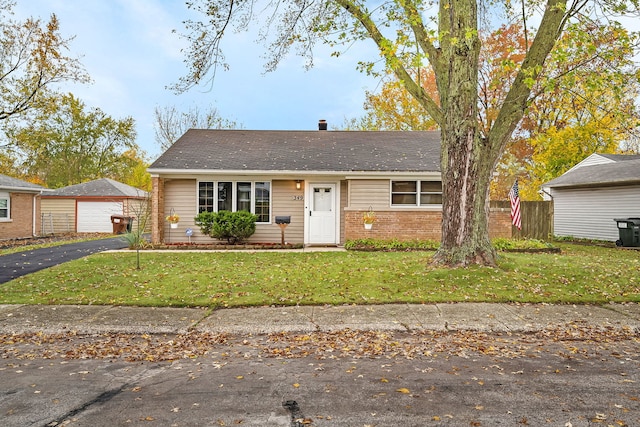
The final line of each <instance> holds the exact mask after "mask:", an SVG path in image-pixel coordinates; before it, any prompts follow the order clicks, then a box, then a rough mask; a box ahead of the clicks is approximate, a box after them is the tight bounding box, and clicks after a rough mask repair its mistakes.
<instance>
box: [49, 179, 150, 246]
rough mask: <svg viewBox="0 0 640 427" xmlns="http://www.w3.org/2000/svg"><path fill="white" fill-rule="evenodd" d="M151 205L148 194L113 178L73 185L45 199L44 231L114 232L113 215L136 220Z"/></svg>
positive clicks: (53, 232) (50, 193)
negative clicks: (146, 206) (147, 205)
mask: <svg viewBox="0 0 640 427" xmlns="http://www.w3.org/2000/svg"><path fill="white" fill-rule="evenodd" d="M148 203H149V194H148V193H147V192H146V191H144V190H140V189H139V188H135V187H132V186H130V185H127V184H123V183H122V182H118V181H115V180H113V179H109V178H101V179H96V180H93V181H88V182H83V183H81V184H75V185H70V186H67V187H62V188H58V189H56V190H53V191H51V192H49V193H47V194H46V195H43V196H42V218H43V219H42V221H43V224H42V229H43V232H44V234H58V233H69V232H77V233H111V232H112V231H113V224H112V223H111V216H112V215H122V216H126V217H136V216H137V215H138V213H139V212H141V211H146V212H148V211H149V209H148V208H146V209H145V208H143V207H144V205H146V204H148ZM135 224H136V222H135V221H134V222H133V225H134V226H135Z"/></svg>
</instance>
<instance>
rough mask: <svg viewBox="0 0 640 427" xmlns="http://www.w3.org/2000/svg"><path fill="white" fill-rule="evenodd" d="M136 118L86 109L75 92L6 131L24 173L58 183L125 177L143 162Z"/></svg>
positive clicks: (52, 101) (46, 182) (54, 185)
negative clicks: (136, 142)
mask: <svg viewBox="0 0 640 427" xmlns="http://www.w3.org/2000/svg"><path fill="white" fill-rule="evenodd" d="M135 137H136V132H135V128H134V121H133V119H132V118H130V117H128V118H125V119H121V120H116V119H114V118H112V117H110V116H108V115H107V114H105V113H104V112H103V111H102V110H100V109H99V108H88V107H87V106H86V105H85V104H84V103H83V102H82V101H80V100H79V99H77V98H76V97H74V96H73V95H72V94H68V95H65V96H63V97H62V98H58V97H55V98H52V99H50V100H49V102H48V103H47V107H46V108H39V109H38V110H37V114H35V115H34V117H33V120H32V121H31V122H30V123H29V124H26V125H22V126H19V127H15V128H12V129H9V130H8V131H7V138H8V140H9V141H10V144H11V146H12V147H14V152H15V155H16V159H17V161H18V163H19V169H20V170H22V171H23V174H24V176H25V178H27V179H30V180H32V181H37V182H41V183H42V184H44V185H45V186H47V187H49V188H59V187H64V186H67V185H73V184H78V183H81V182H85V181H89V180H92V179H98V178H104V177H108V178H112V179H115V180H119V181H126V180H127V176H128V175H130V171H131V170H132V169H133V168H135V166H136V164H137V163H140V162H143V159H142V158H141V157H140V155H139V154H138V153H139V151H140V150H139V147H138V146H137V145H136V144H135Z"/></svg>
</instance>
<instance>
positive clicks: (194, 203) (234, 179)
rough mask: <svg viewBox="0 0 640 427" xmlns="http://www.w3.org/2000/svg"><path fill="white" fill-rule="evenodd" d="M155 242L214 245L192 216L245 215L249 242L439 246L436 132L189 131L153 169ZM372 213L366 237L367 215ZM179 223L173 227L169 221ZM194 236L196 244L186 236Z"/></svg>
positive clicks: (504, 220) (506, 225) (500, 215)
mask: <svg viewBox="0 0 640 427" xmlns="http://www.w3.org/2000/svg"><path fill="white" fill-rule="evenodd" d="M149 172H150V173H151V176H152V182H153V193H152V205H153V207H152V240H153V242H154V243H159V242H163V241H165V238H168V239H167V241H168V240H170V241H171V242H174V243H175V242H186V241H191V242H194V243H205V242H212V240H211V238H210V237H208V236H205V235H202V234H201V233H200V230H199V229H198V227H197V226H195V223H194V217H195V216H196V215H197V214H198V213H199V212H202V211H219V210H229V211H236V210H248V211H250V212H252V213H254V214H256V215H257V216H258V222H257V225H256V233H255V234H254V235H253V236H252V237H251V239H250V241H252V242H260V243H266V242H272V243H279V242H280V241H281V234H280V227H279V226H278V225H277V224H276V221H275V217H276V216H289V217H290V219H291V223H290V224H289V225H288V226H287V228H286V229H285V236H286V241H287V242H288V243H297V244H300V243H302V244H305V245H340V244H343V243H344V242H345V240H348V239H355V238H378V239H390V238H397V239H401V240H403V239H404V240H410V239H435V240H438V239H440V234H441V221H442V205H441V203H442V184H441V174H440V133H439V132H429V131H419V132H417V131H416V132H411V131H408V132H405V131H385V132H366V131H328V130H326V123H323V122H322V121H321V122H320V124H319V130H318V131H250V130H199V129H191V130H189V131H187V132H186V133H185V134H184V135H183V136H182V137H181V138H179V139H178V140H177V141H176V142H175V143H174V144H173V145H172V146H171V147H170V148H169V149H168V150H167V151H166V152H165V153H163V154H162V155H161V156H160V157H159V158H158V159H157V160H156V161H155V162H154V163H153V164H152V165H151V166H150V167H149ZM369 210H373V211H375V214H376V221H375V223H374V224H373V227H372V228H371V229H370V230H366V229H365V228H364V226H363V219H362V216H363V213H364V212H366V211H369ZM170 213H176V214H178V215H179V216H180V222H179V224H178V228H177V229H171V228H170V224H169V223H168V222H167V221H166V220H165V218H166V216H167V215H169V214H170ZM188 229H190V230H191V232H192V236H191V237H190V239H189V237H188V236H187V235H186V234H187V233H186V232H187V230H188ZM490 230H491V234H492V236H501V237H510V236H511V222H510V218H509V212H508V211H506V212H505V211H504V210H496V211H495V212H492V215H491V226H490Z"/></svg>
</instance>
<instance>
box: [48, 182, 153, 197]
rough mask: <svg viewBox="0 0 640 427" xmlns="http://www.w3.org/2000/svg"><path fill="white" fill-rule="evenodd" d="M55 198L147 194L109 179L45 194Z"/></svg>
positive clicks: (141, 195)
mask: <svg viewBox="0 0 640 427" xmlns="http://www.w3.org/2000/svg"><path fill="white" fill-rule="evenodd" d="M47 196H56V197H136V198H144V197H146V196H147V192H146V191H143V190H140V189H138V188H135V187H132V186H130V185H127V184H123V183H121V182H118V181H114V180H113V179H109V178H101V179H96V180H94V181H89V182H83V183H82V184H75V185H70V186H68V187H63V188H58V189H57V190H54V191H52V192H50V193H48V194H47Z"/></svg>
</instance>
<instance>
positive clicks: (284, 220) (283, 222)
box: [276, 216, 291, 245]
mask: <svg viewBox="0 0 640 427" xmlns="http://www.w3.org/2000/svg"><path fill="white" fill-rule="evenodd" d="M276 224H278V225H279V226H280V237H281V239H280V241H281V243H282V244H283V245H284V229H285V228H287V225H289V224H291V217H290V216H276Z"/></svg>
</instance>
